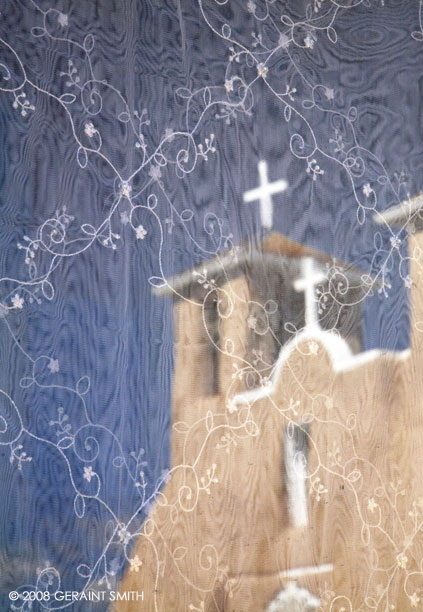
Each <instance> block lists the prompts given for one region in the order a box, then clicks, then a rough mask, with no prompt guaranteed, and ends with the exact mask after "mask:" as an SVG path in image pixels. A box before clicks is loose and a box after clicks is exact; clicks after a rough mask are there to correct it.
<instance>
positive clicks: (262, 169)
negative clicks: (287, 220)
mask: <svg viewBox="0 0 423 612" xmlns="http://www.w3.org/2000/svg"><path fill="white" fill-rule="evenodd" d="M258 172H259V177H260V187H256V188H255V189H251V190H250V191H246V192H245V193H244V202H255V201H256V200H260V217H261V224H262V226H263V227H265V228H266V229H270V228H271V227H272V224H273V204H272V195H273V194H275V193H281V192H282V191H285V189H286V188H287V187H288V183H287V182H286V181H284V180H283V179H281V180H279V181H275V182H274V183H269V181H268V178H267V163H266V162H265V161H259V163H258Z"/></svg>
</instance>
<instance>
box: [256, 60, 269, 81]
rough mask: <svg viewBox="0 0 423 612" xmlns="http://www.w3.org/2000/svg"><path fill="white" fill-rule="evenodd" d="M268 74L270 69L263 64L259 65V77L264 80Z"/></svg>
mask: <svg viewBox="0 0 423 612" xmlns="http://www.w3.org/2000/svg"><path fill="white" fill-rule="evenodd" d="M268 72H269V69H268V67H267V66H265V65H264V64H263V63H262V62H261V63H260V64H257V74H258V75H259V76H261V77H263V78H264V77H265V76H266V75H267V73H268Z"/></svg>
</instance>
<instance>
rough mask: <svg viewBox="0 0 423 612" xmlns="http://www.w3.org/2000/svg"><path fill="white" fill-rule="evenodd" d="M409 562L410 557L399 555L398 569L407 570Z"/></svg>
mask: <svg viewBox="0 0 423 612" xmlns="http://www.w3.org/2000/svg"><path fill="white" fill-rule="evenodd" d="M407 561H408V557H406V556H405V555H398V557H397V563H398V567H400V568H401V569H406V568H407Z"/></svg>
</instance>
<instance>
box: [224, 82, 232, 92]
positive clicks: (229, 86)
mask: <svg viewBox="0 0 423 612" xmlns="http://www.w3.org/2000/svg"><path fill="white" fill-rule="evenodd" d="M225 89H226V91H227V92H228V93H230V92H231V91H233V90H234V82H233V79H226V81H225Z"/></svg>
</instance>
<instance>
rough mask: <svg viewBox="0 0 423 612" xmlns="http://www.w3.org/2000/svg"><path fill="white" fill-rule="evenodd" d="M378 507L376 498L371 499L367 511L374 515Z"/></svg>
mask: <svg viewBox="0 0 423 612" xmlns="http://www.w3.org/2000/svg"><path fill="white" fill-rule="evenodd" d="M377 507H378V505H377V503H376V502H375V500H374V498H373V497H371V498H370V499H369V503H368V504H367V510H368V511H369V512H372V513H373V512H374V511H375V510H376V508H377Z"/></svg>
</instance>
